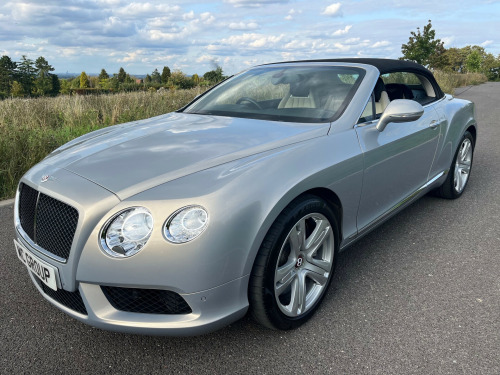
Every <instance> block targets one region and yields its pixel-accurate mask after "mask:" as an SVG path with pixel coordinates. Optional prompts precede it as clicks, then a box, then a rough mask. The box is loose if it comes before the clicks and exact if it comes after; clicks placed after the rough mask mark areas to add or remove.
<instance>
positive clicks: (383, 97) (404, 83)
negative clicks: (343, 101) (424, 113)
mask: <svg viewBox="0 0 500 375" xmlns="http://www.w3.org/2000/svg"><path fill="white" fill-rule="evenodd" d="M396 99H408V100H415V101H416V102H419V103H420V104H421V105H426V104H429V103H432V102H433V101H435V100H436V94H435V92H434V88H433V87H432V84H431V83H430V82H429V80H428V79H427V78H425V77H424V76H421V75H418V74H414V73H409V72H395V73H388V74H383V75H381V77H379V79H378V80H377V83H376V85H375V88H374V90H373V93H372V100H369V101H368V103H367V104H366V107H365V109H364V111H363V113H362V114H361V117H360V118H359V121H358V123H362V122H366V121H372V120H374V119H378V118H380V116H381V115H382V113H383V112H384V110H385V108H387V106H388V105H389V103H390V102H391V101H393V100H396ZM372 101H374V102H375V115H374V114H373V103H372Z"/></svg>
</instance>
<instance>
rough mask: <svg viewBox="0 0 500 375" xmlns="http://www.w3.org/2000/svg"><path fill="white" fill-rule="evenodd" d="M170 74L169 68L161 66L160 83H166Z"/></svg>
mask: <svg viewBox="0 0 500 375" xmlns="http://www.w3.org/2000/svg"><path fill="white" fill-rule="evenodd" d="M170 76H171V73H170V68H169V67H168V66H164V67H163V71H162V72H161V83H163V84H164V85H166V84H167V83H168V80H169V78H170Z"/></svg>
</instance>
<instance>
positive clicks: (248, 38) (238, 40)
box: [209, 33, 284, 49]
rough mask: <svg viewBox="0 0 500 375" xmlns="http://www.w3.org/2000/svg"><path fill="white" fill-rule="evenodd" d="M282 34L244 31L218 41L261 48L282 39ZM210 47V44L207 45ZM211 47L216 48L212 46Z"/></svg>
mask: <svg viewBox="0 0 500 375" xmlns="http://www.w3.org/2000/svg"><path fill="white" fill-rule="evenodd" d="M283 37H284V35H283V34H282V35H264V34H256V33H245V34H241V35H232V36H230V37H229V38H225V39H222V40H221V41H220V44H221V45H226V46H232V47H243V48H245V47H251V48H261V47H264V46H266V47H270V46H272V45H275V44H276V43H278V42H279V41H281V40H282V39H283ZM209 47H210V46H209ZM212 49H217V48H213V47H212Z"/></svg>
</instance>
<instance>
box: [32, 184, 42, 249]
mask: <svg viewBox="0 0 500 375" xmlns="http://www.w3.org/2000/svg"><path fill="white" fill-rule="evenodd" d="M36 192H37V193H38V194H37V195H36V203H35V216H34V217H33V243H36V217H37V216H38V202H40V191H39V190H37V191H36Z"/></svg>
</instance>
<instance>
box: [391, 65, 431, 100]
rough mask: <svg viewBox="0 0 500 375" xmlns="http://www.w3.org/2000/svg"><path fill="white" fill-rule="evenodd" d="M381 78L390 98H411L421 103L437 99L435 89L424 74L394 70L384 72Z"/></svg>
mask: <svg viewBox="0 0 500 375" xmlns="http://www.w3.org/2000/svg"><path fill="white" fill-rule="evenodd" d="M381 78H382V80H383V81H384V84H385V88H386V91H387V94H388V95H389V99H390V100H395V99H410V100H415V101H417V102H419V103H420V104H428V103H430V102H433V101H434V100H436V95H435V93H434V89H433V87H432V85H431V83H430V82H429V80H428V79H427V78H425V77H424V76H421V75H419V74H415V73H411V72H394V73H388V74H383V75H382V76H381Z"/></svg>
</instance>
